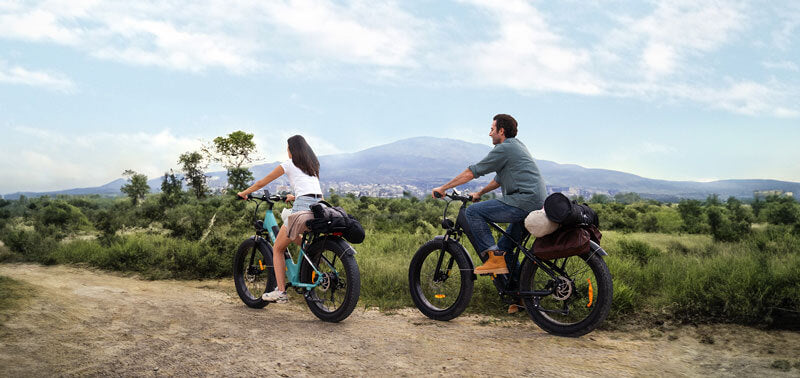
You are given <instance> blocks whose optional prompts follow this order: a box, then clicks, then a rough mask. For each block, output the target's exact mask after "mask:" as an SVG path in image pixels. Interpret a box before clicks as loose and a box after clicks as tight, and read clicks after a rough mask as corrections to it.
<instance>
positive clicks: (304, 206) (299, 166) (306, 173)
mask: <svg viewBox="0 0 800 378" xmlns="http://www.w3.org/2000/svg"><path fill="white" fill-rule="evenodd" d="M287 142H288V144H289V147H288V148H287V152H288V154H289V160H286V161H284V162H283V163H281V164H280V165H278V166H277V167H276V168H275V170H273V171H272V172H270V173H269V174H268V175H266V176H264V178H262V179H261V180H258V181H256V182H255V183H254V184H253V185H252V186H251V187H249V188H247V189H245V190H243V191H241V192H239V193H238V194H239V197H241V198H247V195H248V194H250V193H252V192H255V191H256V190H259V189H261V188H263V187H264V186H265V185H267V184H269V183H271V182H272V181H274V180H275V179H277V178H278V177H281V176H282V175H284V174H285V175H286V177H288V178H289V183H290V184H291V186H292V192H293V193H294V195H291V194H290V195H288V196H286V201H287V202H289V201H294V205H293V206H292V213H295V212H298V211H304V210H310V207H311V205H313V204H315V203H317V202H319V201H320V200H322V189H321V188H320V185H319V160H317V155H315V154H314V151H313V150H312V149H311V147H310V146H309V145H308V143H307V142H306V140H305V138H303V137H302V136H300V135H295V136H293V137H291V138H289V140H288V141H287ZM293 241H294V243H295V244H300V243H301V241H302V236H298V237H297V238H295V240H293ZM291 242H292V240H289V236H288V230H287V229H286V225H283V226H281V229H280V231H279V232H278V236H277V237H276V238H275V246H274V251H273V252H272V264H273V267H274V268H275V279H276V280H277V281H278V286H277V287H276V288H275V290H273V291H271V292H269V293H264V295H263V296H262V298H263V299H264V300H265V301H268V302H277V303H286V302H287V301H288V300H289V298H288V297H287V296H286V275H284V274H282V273H283V272H285V271H286V262H285V261H284V256H283V251H284V250H286V247H288V246H289V243H291Z"/></svg>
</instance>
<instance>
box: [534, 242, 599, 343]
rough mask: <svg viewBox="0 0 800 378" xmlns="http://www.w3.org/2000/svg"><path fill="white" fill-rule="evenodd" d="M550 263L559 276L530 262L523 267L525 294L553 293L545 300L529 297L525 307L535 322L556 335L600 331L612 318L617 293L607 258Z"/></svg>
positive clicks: (586, 257)
mask: <svg viewBox="0 0 800 378" xmlns="http://www.w3.org/2000/svg"><path fill="white" fill-rule="evenodd" d="M546 263H548V265H549V266H550V267H551V269H553V268H555V269H554V270H557V271H558V273H557V274H558V276H557V277H555V278H553V277H551V276H550V275H549V274H547V273H546V272H545V271H544V270H542V269H540V268H539V266H538V265H537V264H536V263H534V262H533V261H532V260H529V259H526V260H525V262H524V263H523V266H522V273H521V276H520V289H521V290H522V291H544V290H551V289H552V290H553V294H551V295H548V296H545V297H528V298H525V308H526V310H527V311H528V315H530V317H531V319H533V321H534V323H536V325H538V326H539V327H541V328H542V329H543V330H545V331H547V332H549V333H552V334H554V335H558V336H570V337H578V336H582V335H585V334H587V333H589V332H591V331H592V330H594V329H595V328H597V326H599V325H600V323H602V322H603V320H605V318H606V316H608V313H609V311H610V309H611V296H612V294H613V293H612V292H613V285H612V282H611V273H610V272H609V271H608V266H607V265H606V263H605V261H603V258H602V257H601V256H600V255H598V254H596V253H591V252H589V253H585V254H583V255H579V256H571V257H567V258H564V259H556V260H550V261H548V262H546Z"/></svg>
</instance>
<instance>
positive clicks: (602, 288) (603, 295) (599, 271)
mask: <svg viewBox="0 0 800 378" xmlns="http://www.w3.org/2000/svg"><path fill="white" fill-rule="evenodd" d="M570 258H573V259H574V258H580V259H583V261H585V262H586V263H587V264H588V266H589V267H590V268H591V270H592V272H593V273H594V277H595V278H596V280H597V293H595V294H594V295H595V300H594V308H593V309H592V311H591V312H590V313H589V315H588V316H587V317H585V318H584V319H583V320H581V321H579V322H577V323H574V324H561V323H558V322H556V321H554V320H552V319H550V318H549V317H548V316H546V315H545V313H542V312H540V311H538V310H536V309H534V307H533V298H525V308H526V310H527V312H528V315H529V316H530V317H531V319H532V320H533V322H534V323H536V325H538V326H539V327H540V328H541V329H543V330H545V331H547V332H548V333H551V334H553V335H557V336H565V337H579V336H583V335H585V334H587V333H589V332H591V331H593V330H594V329H595V328H597V327H598V326H599V325H600V324H601V323H602V322H603V321H604V320H605V319H606V317H607V316H608V313H609V311H610V310H611V299H612V296H613V283H612V280H611V272H609V270H608V266H607V265H606V263H605V261H603V258H602V256H600V255H599V254H597V253H591V252H588V253H585V254H583V255H579V256H573V257H570ZM536 271H537V265H536V264H535V263H534V262H533V260H530V259H525V261H524V262H523V266H522V273H521V277H520V288H523V290H527V289H528V288H530V283H531V279H532V278H533V276H534V275H535V274H536ZM539 274H545V273H544V272H542V273H539Z"/></svg>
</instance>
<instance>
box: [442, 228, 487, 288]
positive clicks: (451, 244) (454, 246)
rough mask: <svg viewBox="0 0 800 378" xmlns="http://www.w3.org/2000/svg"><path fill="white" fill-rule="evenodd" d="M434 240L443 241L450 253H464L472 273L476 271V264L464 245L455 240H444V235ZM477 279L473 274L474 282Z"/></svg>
mask: <svg viewBox="0 0 800 378" xmlns="http://www.w3.org/2000/svg"><path fill="white" fill-rule="evenodd" d="M433 240H441V241H443V242H444V243H445V248H447V250H448V251H451V252H453V253H463V254H464V256H467V263H468V264H469V269H470V271H474V270H475V263H474V262H472V256H470V255H469V252H467V250H466V248H464V246H463V245H461V244H459V243H458V242H457V241H455V240H444V236H442V235H439V236H436V237H434V238H433ZM477 279H478V276H476V275H475V273H472V280H473V281H475V280H477Z"/></svg>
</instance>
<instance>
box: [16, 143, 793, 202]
mask: <svg viewBox="0 0 800 378" xmlns="http://www.w3.org/2000/svg"><path fill="white" fill-rule="evenodd" d="M491 148H492V147H491V146H490V145H488V144H477V143H469V142H464V141H460V140H454V139H445V138H434V137H416V138H409V139H403V140H399V141H396V142H393V143H389V144H385V145H381V146H376V147H372V148H368V149H366V150H362V151H359V152H354V153H344V154H335V155H324V156H320V157H319V159H320V166H321V169H320V173H321V175H320V176H321V180H320V181H321V183H322V186H323V190H326V191H327V189H328V188H334V189H335V190H338V191H343V192H354V193H356V194H359V193H360V194H369V195H381V196H392V195H401V194H402V191H403V190H407V191H410V192H412V193H413V194H415V195H424V194H425V193H426V192H427V191H429V190H430V189H431V188H433V187H434V186H438V185H441V184H443V183H445V182H447V181H448V180H450V179H451V178H453V177H454V176H456V175H457V174H459V173H461V172H462V171H463V170H464V169H466V168H467V166H469V165H470V164H474V163H476V162H478V161H479V160H480V159H482V158H483V157H484V156H486V154H487V153H488V152H489V151H490V150H491ZM531 152H532V154H533V155H534V158H535V157H536V151H531ZM536 162H537V165H538V166H539V169H540V171H541V172H542V175H543V176H544V178H545V181H546V183H547V186H548V190H549V191H551V192H552V191H569V192H572V193H575V194H583V195H586V196H588V195H591V193H607V194H611V195H613V194H616V193H619V192H636V193H640V194H642V195H643V196H645V197H649V198H656V199H661V200H677V199H678V198H698V199H704V198H706V197H707V196H708V195H709V194H712V193H716V194H719V195H720V197H722V198H727V197H728V196H736V197H742V198H746V197H752V196H753V191H755V190H781V191H784V192H794V193H800V183H795V182H787V181H778V180H759V179H756V180H720V181H713V182H694V181H668V180H657V179H649V178H645V177H641V176H637V175H634V174H630V173H625V172H620V171H613V170H608V169H597V168H584V167H581V166H579V165H575V164H559V163H556V162H552V161H548V160H539V159H537V160H536ZM277 165H278V162H272V163H267V164H261V165H256V166H253V167H251V171H252V172H253V175H254V176H255V177H256V178H257V179H258V178H261V177H263V176H265V175H266V174H267V173H269V172H270V171H271V170H272V169H274V168H275V167H276V166H277ZM208 175H209V176H211V177H210V179H209V185H210V186H211V187H212V188H222V187H224V186H225V183H226V173H225V172H210V173H208ZM492 177H493V175H486V176H483V177H481V178H479V179H478V180H475V181H474V182H472V183H470V184H469V185H465V187H469V188H473V189H474V188H477V187H481V186H483V185H485V184H486V182H488V181H489V180H491V179H492ZM161 180H162V176H159V177H155V178H152V179H150V180H148V184H149V185H150V187H151V189H152V191H154V192H158V191H159V190H160V187H161ZM124 183H125V180H124V179H116V180H114V181H111V182H109V183H108V184H105V185H102V186H99V187H94V188H76V189H68V190H61V191H52V192H39V193H36V192H23V193H19V192H18V193H13V194H9V195H6V196H5V197H6V198H11V199H13V198H18V197H19V195H20V194H24V195H26V196H40V195H57V194H75V195H77V194H100V195H119V194H121V193H120V192H119V188H120V187H121V186H122V185H123V184H124ZM281 185H283V186H285V185H287V182H286V180H285V179H279V180H277V182H276V183H273V184H271V185H270V187H269V188H271V189H272V190H275V188H277V187H279V186H281Z"/></svg>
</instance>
